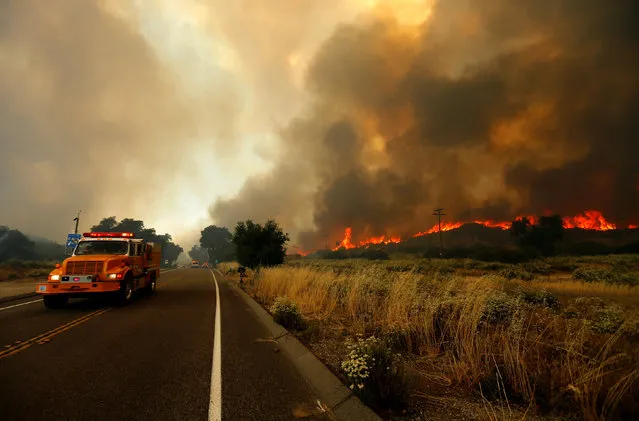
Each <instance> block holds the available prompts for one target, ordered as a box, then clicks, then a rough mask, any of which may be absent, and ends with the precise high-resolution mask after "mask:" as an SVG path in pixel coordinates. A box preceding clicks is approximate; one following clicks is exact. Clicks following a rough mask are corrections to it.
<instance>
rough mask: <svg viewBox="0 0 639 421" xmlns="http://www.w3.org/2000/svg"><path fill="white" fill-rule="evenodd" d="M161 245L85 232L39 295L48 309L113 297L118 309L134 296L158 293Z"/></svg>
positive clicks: (130, 235)
mask: <svg viewBox="0 0 639 421" xmlns="http://www.w3.org/2000/svg"><path fill="white" fill-rule="evenodd" d="M161 257H162V250H161V247H160V245H159V244H154V243H150V242H145V241H144V240H142V239H138V238H134V235H133V233H130V232H86V233H84V234H83V235H82V238H80V241H79V242H78V244H77V245H76V246H75V249H74V250H73V253H72V255H71V256H70V257H68V258H67V259H65V260H64V261H63V262H62V264H59V263H58V264H56V265H55V269H54V270H52V271H51V273H50V274H49V279H48V280H47V282H46V283H39V284H37V286H36V292H37V293H38V294H41V295H42V298H43V300H44V305H45V306H47V307H48V308H61V307H64V306H66V304H67V302H68V301H69V298H76V297H77V298H85V297H95V296H96V295H98V294H102V295H104V294H107V295H112V296H113V297H114V298H116V301H117V303H118V304H119V305H126V304H128V303H130V302H131V298H132V296H133V293H134V292H135V291H137V290H144V291H145V292H147V293H148V294H153V293H154V292H155V287H156V284H157V281H158V279H159V278H160V259H161Z"/></svg>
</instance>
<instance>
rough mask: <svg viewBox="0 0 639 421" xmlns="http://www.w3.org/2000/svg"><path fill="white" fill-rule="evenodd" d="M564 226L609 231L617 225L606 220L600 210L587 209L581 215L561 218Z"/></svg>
mask: <svg viewBox="0 0 639 421" xmlns="http://www.w3.org/2000/svg"><path fill="white" fill-rule="evenodd" d="M563 220H564V227H565V228H581V229H586V230H597V231H609V230H614V229H617V226H616V225H615V224H613V223H611V222H608V221H606V218H604V217H603V215H602V214H601V212H599V211H596V210H587V211H585V212H584V213H583V215H576V216H569V217H566V218H564V219H563Z"/></svg>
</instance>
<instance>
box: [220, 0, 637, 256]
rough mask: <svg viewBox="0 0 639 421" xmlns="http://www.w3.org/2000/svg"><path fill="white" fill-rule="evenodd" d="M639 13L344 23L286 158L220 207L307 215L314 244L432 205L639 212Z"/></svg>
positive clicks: (289, 136)
mask: <svg viewBox="0 0 639 421" xmlns="http://www.w3.org/2000/svg"><path fill="white" fill-rule="evenodd" d="M636 16H639V3H637V2H636V1H632V0H622V1H617V2H610V3H606V2H603V1H596V0H564V1H556V0H552V1H551V0H542V1H537V2H525V4H521V2H510V1H506V0H492V1H491V0H486V1H471V0H456V1H454V0H446V1H440V2H439V3H438V5H437V7H436V8H435V10H434V14H433V16H432V19H431V20H430V21H429V23H428V24H427V25H424V27H422V28H406V27H402V26H401V25H399V24H398V22H397V21H396V20H394V19H393V17H392V16H380V15H376V16H374V17H372V18H371V19H369V20H368V21H365V22H359V23H357V24H353V25H344V26H341V27H339V28H338V29H336V31H335V32H334V34H333V35H332V36H331V38H330V39H328V40H326V42H325V43H324V44H323V45H322V47H321V48H320V50H319V51H318V52H317V54H316V55H315V57H314V60H313V62H312V65H311V67H310V68H309V70H308V74H307V86H308V89H309V91H310V92H312V94H313V96H314V100H313V103H312V105H311V106H310V107H309V109H308V110H307V112H305V113H304V114H303V115H302V116H300V117H299V118H298V119H296V120H295V121H293V122H292V123H291V125H290V126H289V127H288V128H286V129H285V130H283V131H282V133H281V137H282V140H283V142H284V143H285V153H284V154H283V155H282V157H281V163H280V165H278V166H276V167H275V169H274V171H273V172H272V173H271V174H269V175H268V176H266V177H261V178H257V179H253V180H249V182H248V183H247V184H246V185H245V186H244V188H243V190H242V191H241V192H240V194H239V196H238V197H237V198H234V199H230V200H228V201H224V202H218V203H217V204H215V205H214V206H213V208H212V216H213V218H214V219H216V220H217V221H220V222H222V223H234V221H235V220H237V219H241V218H244V217H251V216H253V217H255V218H256V219H257V218H259V217H263V216H265V215H266V214H268V215H269V216H274V217H278V218H279V219H280V220H281V221H282V223H283V224H284V225H285V226H286V227H293V228H295V229H296V230H297V231H298V232H300V231H304V230H303V226H304V224H305V223H307V222H308V220H309V219H310V218H308V217H307V218H306V219H304V218H302V219H299V215H307V216H308V215H312V224H313V226H314V227H313V229H311V230H309V231H306V232H302V233H301V234H300V236H299V239H300V241H301V242H302V245H303V246H304V247H308V248H310V247H317V246H321V245H323V244H325V243H329V244H333V243H334V241H335V240H336V239H338V238H339V236H340V235H341V233H342V232H343V229H344V227H346V226H352V227H353V230H354V236H355V237H356V239H357V237H358V236H363V235H381V234H398V233H405V232H411V231H412V232H415V231H418V230H423V229H424V228H425V227H430V226H431V225H432V224H433V217H432V216H431V213H432V209H433V208H434V207H437V206H442V207H445V208H447V212H448V215H449V217H450V218H459V219H461V218H464V219H472V218H491V219H508V218H511V217H513V216H515V215H517V214H526V213H539V212H546V211H550V212H558V213H561V214H564V215H570V214H576V213H579V212H582V211H584V210H586V209H592V208H594V209H597V210H600V211H602V212H603V213H604V215H605V216H606V217H608V218H609V219H612V220H613V221H614V222H617V223H619V224H621V225H622V226H623V225H624V224H626V223H637V222H639V192H638V191H637V174H639V160H638V159H637V157H639V142H638V141H637V139H639V119H637V118H636V112H637V109H638V106H639V79H638V78H637V77H636V75H637V74H639V58H638V57H639V56H638V55H637V54H636V51H639V29H637V26H636V24H635V22H634V20H635V18H636ZM376 136H378V137H379V138H381V139H383V140H382V141H381V143H382V144H383V147H382V146H380V140H379V139H377V140H376V139H375V137H376ZM271 192H275V194H274V195H271ZM271 198H273V199H271ZM291 208H292V209H291ZM237 217H241V218H237ZM235 218H237V219H235ZM232 219H234V220H233V221H231V220H232Z"/></svg>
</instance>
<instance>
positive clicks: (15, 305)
mask: <svg viewBox="0 0 639 421" xmlns="http://www.w3.org/2000/svg"><path fill="white" fill-rule="evenodd" d="M40 301H42V298H39V299H37V300H33V301H27V302H26V303H20V304H14V305H12V306H8V307H0V311H2V310H9V309H10V308H14V307H20V306H26V305H27V304H33V303H39V302H40Z"/></svg>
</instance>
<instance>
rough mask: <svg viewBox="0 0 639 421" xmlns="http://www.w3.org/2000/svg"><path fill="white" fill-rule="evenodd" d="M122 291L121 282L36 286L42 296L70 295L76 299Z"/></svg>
mask: <svg viewBox="0 0 639 421" xmlns="http://www.w3.org/2000/svg"><path fill="white" fill-rule="evenodd" d="M119 290H120V282H119V281H115V282H110V281H97V282H77V283H71V282H45V283H40V284H37V285H36V293H38V294H40V295H68V296H74V297H82V296H91V295H94V294H100V293H112V292H117V291H119Z"/></svg>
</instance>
